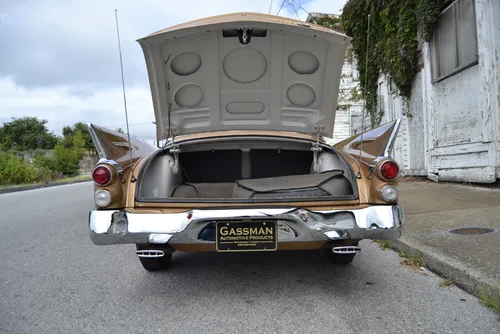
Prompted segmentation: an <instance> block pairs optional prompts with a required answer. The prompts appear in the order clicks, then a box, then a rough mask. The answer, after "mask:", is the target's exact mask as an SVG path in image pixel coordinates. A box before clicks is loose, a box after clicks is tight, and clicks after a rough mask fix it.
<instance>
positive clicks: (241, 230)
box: [220, 226, 274, 235]
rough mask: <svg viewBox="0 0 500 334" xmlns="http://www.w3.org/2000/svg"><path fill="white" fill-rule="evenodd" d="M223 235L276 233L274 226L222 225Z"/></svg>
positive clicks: (221, 231) (221, 232)
mask: <svg viewBox="0 0 500 334" xmlns="http://www.w3.org/2000/svg"><path fill="white" fill-rule="evenodd" d="M220 234H221V235H272V234H274V231H273V228H272V227H237V228H234V227H231V228H229V227H226V226H224V227H222V228H221V229H220Z"/></svg>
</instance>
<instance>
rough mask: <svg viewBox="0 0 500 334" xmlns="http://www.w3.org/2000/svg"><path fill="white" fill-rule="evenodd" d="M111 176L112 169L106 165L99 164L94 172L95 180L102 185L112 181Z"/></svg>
mask: <svg viewBox="0 0 500 334" xmlns="http://www.w3.org/2000/svg"><path fill="white" fill-rule="evenodd" d="M111 176H112V175H111V171H110V170H109V168H108V167H105V166H97V167H96V168H94V171H93V172H92V178H93V179H94V182H95V183H97V184H98V185H100V186H105V185H107V184H108V183H109V182H111Z"/></svg>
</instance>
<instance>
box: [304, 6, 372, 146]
mask: <svg viewBox="0 0 500 334" xmlns="http://www.w3.org/2000/svg"><path fill="white" fill-rule="evenodd" d="M325 17H326V18H336V17H339V15H337V14H326V13H309V15H308V17H307V19H306V22H314V19H317V18H325ZM356 65H357V63H356V60H355V59H354V60H353V59H349V57H346V59H345V60H344V66H343V67H342V77H341V80H340V87H339V96H338V103H337V110H336V113H335V125H334V129H333V134H332V137H331V138H325V139H326V141H327V142H328V143H329V144H331V145H333V144H336V143H338V142H341V141H343V140H344V139H347V138H349V137H351V136H353V135H355V134H357V133H360V132H361V129H362V127H363V128H364V129H365V130H369V129H370V128H371V127H370V124H371V123H370V116H369V115H367V113H365V121H364V123H363V122H362V118H363V109H364V101H363V99H362V98H361V90H360V81H359V72H358V69H357V66H356Z"/></svg>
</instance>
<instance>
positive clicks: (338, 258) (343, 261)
mask: <svg viewBox="0 0 500 334" xmlns="http://www.w3.org/2000/svg"><path fill="white" fill-rule="evenodd" d="M323 250H324V251H325V255H326V257H327V259H328V260H330V262H332V263H334V264H340V265H347V264H349V263H351V262H352V260H354V256H355V255H356V254H335V253H334V252H332V249H331V248H324V249H323Z"/></svg>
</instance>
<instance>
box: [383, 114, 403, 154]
mask: <svg viewBox="0 0 500 334" xmlns="http://www.w3.org/2000/svg"><path fill="white" fill-rule="evenodd" d="M400 125H401V118H397V119H396V124H394V128H393V129H392V132H391V136H390V137H389V141H388V142H387V145H386V146H385V150H384V157H390V156H391V151H392V148H393V147H394V143H395V142H396V137H397V136H398V131H399V127H400Z"/></svg>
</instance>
